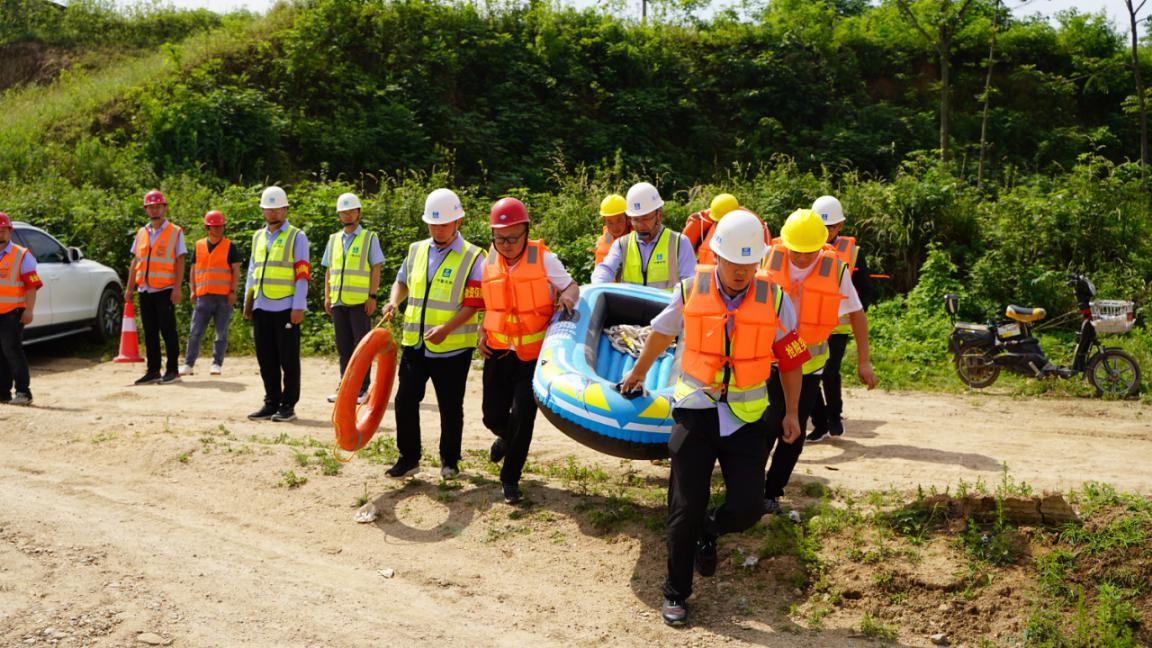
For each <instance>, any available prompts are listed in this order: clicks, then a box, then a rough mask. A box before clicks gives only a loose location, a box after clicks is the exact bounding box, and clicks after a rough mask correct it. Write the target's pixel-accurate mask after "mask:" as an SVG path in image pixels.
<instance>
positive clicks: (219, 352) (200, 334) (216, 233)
mask: <svg viewBox="0 0 1152 648" xmlns="http://www.w3.org/2000/svg"><path fill="white" fill-rule="evenodd" d="M204 227H206V228H207V229H208V236H206V237H204V238H202V239H200V240H199V241H196V247H195V248H194V252H193V257H192V274H191V275H189V280H188V292H189V294H190V295H191V296H192V328H191V330H190V331H189V332H188V349H187V350H186V351H185V352H184V366H183V367H180V375H181V376H190V375H192V372H193V367H195V366H196V359H197V358H198V357H200V341H201V340H203V339H204V332H205V331H207V330H208V322H210V321H211V322H214V324H215V326H216V339H215V340H214V342H213V345H212V366H211V368H210V369H209V370H208V373H209V374H211V375H213V376H219V375H220V372H222V371H223V370H224V353H225V352H226V351H227V350H228V324H229V323H230V322H231V321H232V310H233V309H234V307H235V306H236V289H237V288H238V287H239V286H240V261H241V259H240V250H238V249H237V248H236V246H235V245H232V241H230V240H228V239H227V238H226V237H225V236H224V214H222V213H220V212H218V211H210V212H208V213H207V214H204Z"/></svg>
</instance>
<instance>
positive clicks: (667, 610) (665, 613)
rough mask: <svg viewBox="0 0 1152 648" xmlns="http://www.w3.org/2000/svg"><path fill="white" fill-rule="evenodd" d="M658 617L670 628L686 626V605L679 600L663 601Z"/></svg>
mask: <svg viewBox="0 0 1152 648" xmlns="http://www.w3.org/2000/svg"><path fill="white" fill-rule="evenodd" d="M660 617H661V618H662V619H664V623H665V624H667V625H670V626H682V625H687V624H688V604H687V603H685V602H684V601H681V600H679V599H664V605H661V606H660Z"/></svg>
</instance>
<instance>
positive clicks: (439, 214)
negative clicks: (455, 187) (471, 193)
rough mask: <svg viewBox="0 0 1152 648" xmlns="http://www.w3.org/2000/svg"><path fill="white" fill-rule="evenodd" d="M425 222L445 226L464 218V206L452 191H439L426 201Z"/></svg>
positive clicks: (431, 194)
mask: <svg viewBox="0 0 1152 648" xmlns="http://www.w3.org/2000/svg"><path fill="white" fill-rule="evenodd" d="M423 218H424V222H425V223H431V224H432V225H443V224H445V223H451V222H453V221H458V220H460V219H461V218H464V205H462V204H460V197H459V196H457V195H456V192H454V191H452V190H451V189H437V190H435V191H433V192H432V193H430V194H428V199H427V200H425V201H424V217H423Z"/></svg>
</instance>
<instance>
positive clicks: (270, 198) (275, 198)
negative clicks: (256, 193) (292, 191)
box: [260, 187, 288, 209]
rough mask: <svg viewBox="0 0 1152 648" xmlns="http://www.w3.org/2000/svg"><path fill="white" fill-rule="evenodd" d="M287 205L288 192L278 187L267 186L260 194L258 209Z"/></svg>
mask: <svg viewBox="0 0 1152 648" xmlns="http://www.w3.org/2000/svg"><path fill="white" fill-rule="evenodd" d="M287 206H288V194H286V193H284V190H283V189H281V188H280V187H268V188H267V189H265V190H264V193H262V194H260V209H276V208H278V207H287Z"/></svg>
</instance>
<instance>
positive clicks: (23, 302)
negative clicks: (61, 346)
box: [0, 243, 28, 344]
mask: <svg viewBox="0 0 1152 648" xmlns="http://www.w3.org/2000/svg"><path fill="white" fill-rule="evenodd" d="M27 252H28V250H26V249H25V248H23V247H21V246H19V245H16V244H15V243H13V244H12V252H11V253H9V254H5V255H4V259H3V260H2V261H0V313H10V312H12V311H14V310H16V309H17V308H25V307H26V306H27V305H28V302H27V298H26V295H27V290H26V289H25V288H24V280H23V279H21V278H20V266H21V265H23V263H24V255H25V254H26V253H27ZM17 344H19V340H17Z"/></svg>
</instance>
